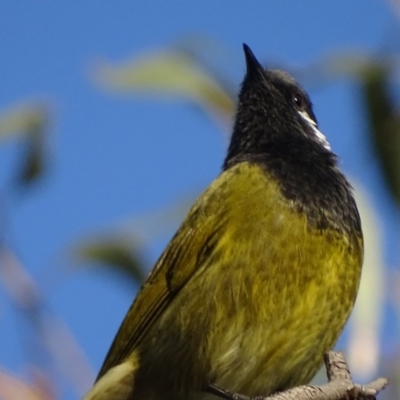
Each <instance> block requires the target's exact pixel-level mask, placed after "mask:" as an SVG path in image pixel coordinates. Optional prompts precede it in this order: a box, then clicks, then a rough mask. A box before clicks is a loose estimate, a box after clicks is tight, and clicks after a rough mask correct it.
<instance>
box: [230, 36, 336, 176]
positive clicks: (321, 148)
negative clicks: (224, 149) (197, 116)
mask: <svg viewBox="0 0 400 400" xmlns="http://www.w3.org/2000/svg"><path fill="white" fill-rule="evenodd" d="M243 47H244V53H245V56H246V66H247V72H246V76H245V78H244V81H243V83H242V88H241V91H240V94H239V105H238V110H237V114H236V122H235V127H234V131H233V134H232V138H231V144H230V147H229V151H228V155H227V158H226V160H225V164H224V167H225V168H227V167H229V166H231V165H233V164H236V163H237V162H240V161H243V160H251V159H253V158H255V159H258V158H260V157H262V156H263V155H264V156H267V157H268V156H274V157H277V156H279V157H283V158H285V157H290V156H293V157H296V158H298V157H299V155H300V156H301V155H302V156H309V155H310V153H309V151H311V153H314V152H317V153H321V154H320V155H321V156H322V155H323V154H325V156H327V157H328V158H329V157H330V158H331V159H332V160H333V159H334V155H333V154H332V152H331V150H330V146H329V143H328V142H327V140H326V138H325V136H324V135H323V134H322V133H321V132H320V131H319V129H318V124H317V120H316V118H315V115H314V113H313V110H312V104H311V101H310V99H309V97H308V95H307V93H306V92H305V91H304V90H303V89H302V87H301V86H300V85H299V84H298V83H297V82H296V81H295V80H294V79H293V78H292V77H291V76H290V75H289V74H288V73H286V72H284V71H279V70H265V69H264V68H263V67H262V66H261V65H260V63H259V62H258V60H257V59H256V57H255V56H254V54H253V52H252V51H251V49H250V48H249V47H248V46H247V45H246V44H244V45H243ZM272 150H273V151H272ZM277 150H279V151H277ZM307 150H308V151H307ZM305 151H307V152H308V154H301V153H304V152H305ZM271 152H272V153H273V154H269V153H271ZM298 153H300V154H298ZM300 158H302V157H300Z"/></svg>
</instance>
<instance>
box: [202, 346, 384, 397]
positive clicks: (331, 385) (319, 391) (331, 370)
mask: <svg viewBox="0 0 400 400" xmlns="http://www.w3.org/2000/svg"><path fill="white" fill-rule="evenodd" d="M324 361H325V366H326V372H327V375H328V381H329V382H328V383H327V384H325V385H321V386H316V385H303V386H297V387H295V388H293V389H288V390H285V391H284V392H280V393H275V394H273V395H271V396H266V397H265V396H256V397H247V396H243V395H241V394H237V393H230V392H228V391H227V390H224V389H221V388H219V387H218V386H215V385H211V384H210V385H208V387H207V391H208V392H209V393H212V394H214V395H216V396H218V397H220V398H223V399H226V400H364V399H365V400H366V399H368V400H373V399H375V396H376V395H377V394H378V393H379V392H380V391H381V390H382V389H384V388H385V387H386V385H387V384H388V383H389V381H388V379H386V378H379V379H377V380H376V381H374V382H372V383H369V384H368V385H359V384H356V383H354V382H353V380H352V378H351V374H350V371H349V367H348V365H347V362H346V360H345V359H344V356H343V353H342V352H333V351H331V352H329V353H327V354H326V355H325V357H324Z"/></svg>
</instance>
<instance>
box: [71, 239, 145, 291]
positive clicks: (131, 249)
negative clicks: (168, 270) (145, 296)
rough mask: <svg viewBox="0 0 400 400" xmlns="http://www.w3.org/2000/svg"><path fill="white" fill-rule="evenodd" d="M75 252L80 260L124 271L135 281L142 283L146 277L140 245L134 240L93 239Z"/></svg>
mask: <svg viewBox="0 0 400 400" xmlns="http://www.w3.org/2000/svg"><path fill="white" fill-rule="evenodd" d="M75 253H76V254H77V255H78V259H79V260H80V261H83V262H89V263H95V264H98V265H103V266H105V267H107V268H110V269H113V270H116V271H119V272H122V273H123V274H125V275H126V276H128V277H129V278H130V279H132V280H133V281H134V282H135V283H139V284H140V283H142V282H143V281H144V279H145V277H146V275H145V270H146V268H145V266H144V263H143V261H142V258H141V256H140V255H139V253H140V250H139V247H138V246H137V245H136V246H135V244H134V243H133V241H132V242H130V241H127V240H126V239H120V238H118V237H110V238H100V239H93V240H89V241H86V242H83V244H81V245H79V246H78V248H77V249H76V251H75Z"/></svg>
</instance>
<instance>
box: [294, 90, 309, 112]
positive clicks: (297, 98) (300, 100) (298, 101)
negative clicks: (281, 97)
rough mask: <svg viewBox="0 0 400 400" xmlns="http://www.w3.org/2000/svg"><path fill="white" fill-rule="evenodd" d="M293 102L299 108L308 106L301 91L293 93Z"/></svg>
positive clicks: (302, 108)
mask: <svg viewBox="0 0 400 400" xmlns="http://www.w3.org/2000/svg"><path fill="white" fill-rule="evenodd" d="M292 99H293V103H294V104H295V106H296V107H297V109H299V110H304V109H305V108H306V105H307V104H306V100H305V98H304V96H303V95H301V94H300V93H295V94H294V95H293V98H292Z"/></svg>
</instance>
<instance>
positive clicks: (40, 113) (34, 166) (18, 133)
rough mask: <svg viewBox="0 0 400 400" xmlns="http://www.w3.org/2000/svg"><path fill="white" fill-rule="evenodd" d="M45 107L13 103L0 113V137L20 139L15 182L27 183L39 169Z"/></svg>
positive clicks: (41, 154) (43, 134)
mask: <svg viewBox="0 0 400 400" xmlns="http://www.w3.org/2000/svg"><path fill="white" fill-rule="evenodd" d="M48 119H49V111H48V109H47V107H45V106H43V105H39V104H30V105H24V106H16V107H14V108H13V109H11V110H9V111H7V112H5V113H4V114H3V115H1V116H0V140H6V139H11V138H14V137H15V138H18V139H20V140H23V144H24V146H25V149H24V150H25V151H24V153H23V156H22V160H21V165H20V167H19V172H18V173H17V176H16V182H17V184H19V185H27V184H29V183H32V182H34V181H35V180H36V179H37V178H38V177H39V176H41V174H42V173H43V170H44V166H45V139H46V135H45V132H46V129H47V125H48Z"/></svg>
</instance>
